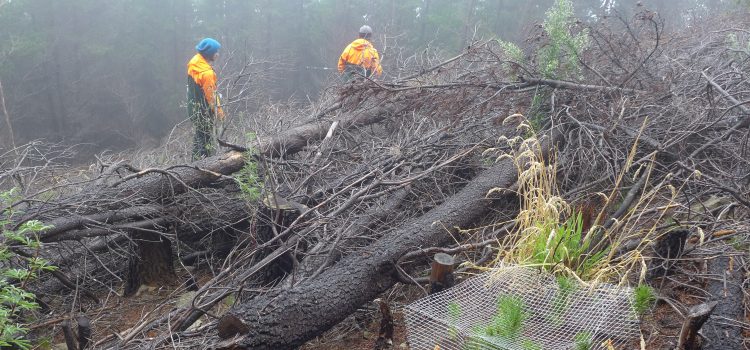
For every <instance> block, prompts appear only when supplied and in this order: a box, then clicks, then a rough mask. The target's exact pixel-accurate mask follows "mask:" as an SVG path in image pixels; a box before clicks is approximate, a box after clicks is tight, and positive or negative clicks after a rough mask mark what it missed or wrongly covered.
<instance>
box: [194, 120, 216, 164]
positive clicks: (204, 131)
mask: <svg viewBox="0 0 750 350" xmlns="http://www.w3.org/2000/svg"><path fill="white" fill-rule="evenodd" d="M192 119H193V127H194V128H195V136H194V137H193V160H198V159H201V158H206V157H210V156H212V155H214V144H213V132H214V123H213V119H212V118H210V117H207V116H204V115H203V114H202V113H201V114H198V115H197V116H195V117H194V118H192Z"/></svg>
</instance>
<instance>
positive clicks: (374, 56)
mask: <svg viewBox="0 0 750 350" xmlns="http://www.w3.org/2000/svg"><path fill="white" fill-rule="evenodd" d="M370 37H372V28H370V26H368V25H364V26H362V27H361V28H359V38H358V39H357V40H354V41H352V43H351V44H349V46H347V47H346V48H345V49H344V52H342V53H341V57H339V64H338V69H339V73H341V78H342V79H343V80H344V82H347V81H349V80H351V79H352V78H353V77H354V76H356V74H361V75H364V76H366V77H368V78H369V77H371V76H372V75H373V74H377V75H378V76H380V75H381V74H383V68H382V67H381V66H380V56H378V50H375V47H373V46H372V43H370V41H369V40H370Z"/></svg>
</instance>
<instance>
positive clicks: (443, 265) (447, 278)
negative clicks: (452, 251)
mask: <svg viewBox="0 0 750 350" xmlns="http://www.w3.org/2000/svg"><path fill="white" fill-rule="evenodd" d="M454 263H455V260H454V259H453V257H452V256H450V255H448V254H445V253H437V254H435V257H434V258H433V261H432V271H430V294H433V293H438V292H440V291H442V290H445V289H447V288H450V287H453V284H455V279H454V277H453V264H454Z"/></svg>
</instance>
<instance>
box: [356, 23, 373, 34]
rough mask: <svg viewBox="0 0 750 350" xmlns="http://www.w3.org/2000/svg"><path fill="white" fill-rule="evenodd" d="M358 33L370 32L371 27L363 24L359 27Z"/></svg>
mask: <svg viewBox="0 0 750 350" xmlns="http://www.w3.org/2000/svg"><path fill="white" fill-rule="evenodd" d="M359 34H372V28H370V26H368V25H366V24H365V25H363V26H361V27H359Z"/></svg>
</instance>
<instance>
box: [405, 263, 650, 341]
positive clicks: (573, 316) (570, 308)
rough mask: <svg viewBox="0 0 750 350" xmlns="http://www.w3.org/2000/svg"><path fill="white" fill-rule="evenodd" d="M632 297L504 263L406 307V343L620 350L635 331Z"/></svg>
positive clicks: (628, 293)
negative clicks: (616, 349)
mask: <svg viewBox="0 0 750 350" xmlns="http://www.w3.org/2000/svg"><path fill="white" fill-rule="evenodd" d="M632 295H633V292H632V289H630V288H626V287H617V286H613V285H607V284H605V285H598V286H596V288H589V287H586V286H584V285H582V284H580V283H578V282H577V281H575V280H572V279H559V278H558V279H556V278H555V277H553V276H552V275H550V274H549V273H546V272H542V271H540V270H537V269H533V268H528V267H521V266H505V267H501V268H498V269H494V270H492V271H490V272H487V273H484V274H481V275H478V276H475V277H473V278H471V279H469V280H467V281H466V282H464V283H461V284H460V285H458V286H456V287H454V288H450V289H447V290H445V291H443V292H440V293H436V294H433V295H430V296H427V297H425V298H423V299H420V300H418V301H416V302H414V303H412V304H410V305H408V306H407V307H406V309H405V316H406V323H407V328H408V341H409V344H410V347H411V349H414V350H423V349H429V350H435V349H438V348H439V349H440V350H453V349H455V350H480V349H482V350H483V349H493V350H494V349H503V350H516V349H518V350H535V349H545V350H547V349H553V350H554V349H566V350H567V349H575V350H578V349H581V350H583V349H611V348H613V347H614V348H620V346H622V345H623V344H624V343H626V342H628V341H630V340H632V339H633V338H634V337H637V336H638V334H639V321H638V316H637V315H636V313H635V311H634V309H633V305H632ZM610 345H611V347H610Z"/></svg>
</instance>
